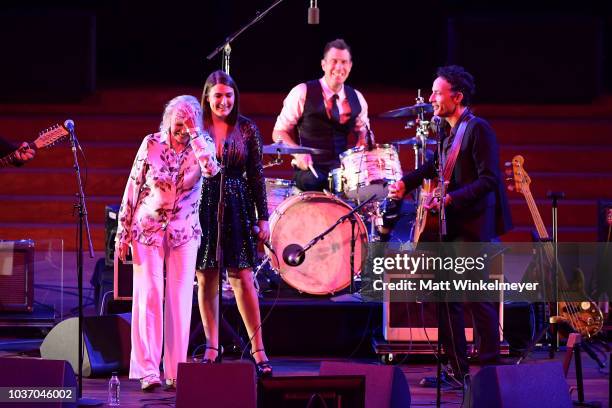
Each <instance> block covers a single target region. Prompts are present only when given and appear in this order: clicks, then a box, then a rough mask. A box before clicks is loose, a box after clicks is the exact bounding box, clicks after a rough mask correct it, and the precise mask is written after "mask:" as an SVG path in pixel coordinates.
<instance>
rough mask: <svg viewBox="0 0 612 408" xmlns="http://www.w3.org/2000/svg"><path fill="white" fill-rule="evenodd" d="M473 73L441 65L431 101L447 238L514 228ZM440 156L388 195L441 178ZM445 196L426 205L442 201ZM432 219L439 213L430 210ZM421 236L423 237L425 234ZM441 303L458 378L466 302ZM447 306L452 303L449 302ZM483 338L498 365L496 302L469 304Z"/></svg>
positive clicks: (489, 358) (463, 357)
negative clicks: (438, 129)
mask: <svg viewBox="0 0 612 408" xmlns="http://www.w3.org/2000/svg"><path fill="white" fill-rule="evenodd" d="M474 89H475V87H474V78H473V77H472V75H471V74H469V73H468V72H466V71H465V70H464V69H463V68H462V67H459V66H447V67H442V68H440V69H438V72H437V78H436V79H435V81H434V83H433V86H432V94H431V97H430V98H429V102H431V103H432V105H433V109H434V115H436V116H438V117H439V118H441V119H442V122H443V126H442V127H443V128H444V132H442V133H443V134H445V135H448V136H447V137H443V140H441V143H442V146H441V152H442V153H441V154H442V164H443V166H442V168H443V173H444V180H445V183H446V182H448V185H447V189H446V194H445V195H444V198H443V199H444V206H445V211H446V226H447V235H446V236H445V237H444V240H445V241H448V242H490V241H493V240H496V238H497V237H498V236H499V235H502V234H504V233H505V232H507V231H508V230H509V229H510V228H511V224H512V221H511V218H510V209H509V207H508V199H507V197H506V192H505V188H504V183H503V180H502V177H501V173H500V169H499V149H498V145H497V139H496V137H495V133H494V132H493V129H491V126H490V125H489V124H488V123H487V122H486V121H485V120H483V119H481V118H478V117H476V116H474V115H473V114H472V113H471V112H470V109H469V105H470V103H471V101H472V96H473V94H474ZM437 159H438V157H437V155H435V156H434V158H433V159H432V160H429V161H427V162H426V163H425V164H424V165H423V166H421V167H420V168H419V169H417V170H415V171H413V172H410V173H408V174H406V175H405V176H404V177H403V178H402V180H401V181H398V182H397V183H394V184H393V185H391V186H390V187H389V197H390V198H394V199H401V198H403V197H404V195H405V194H406V192H409V191H411V190H413V189H414V188H416V187H418V186H419V185H421V183H422V182H423V180H426V179H429V180H434V179H436V178H437ZM441 199H442V198H441V197H438V199H434V200H433V201H431V202H429V203H428V204H427V207H429V210H436V209H438V208H439V206H440V201H441ZM429 218H433V219H435V218H437V217H436V216H435V215H433V216H432V215H431V214H430V215H429ZM421 238H422V240H424V239H425V236H422V237H421ZM440 305H441V306H442V318H441V320H442V321H441V327H440V329H441V332H440V335H441V339H442V341H443V344H444V347H445V349H446V350H447V353H448V356H449V362H450V364H451V367H452V369H453V374H454V376H455V378H456V379H458V380H460V381H462V380H463V379H464V376H465V375H467V374H468V373H469V371H468V369H469V368H468V360H467V342H466V338H465V323H464V319H463V307H464V304H463V303H457V302H449V303H447V304H440ZM447 305H448V307H447ZM469 305H470V306H471V311H472V314H473V316H474V322H475V325H476V329H477V331H478V333H480V337H481V343H480V349H479V358H480V361H481V363H484V364H495V363H496V362H497V361H498V358H499V331H498V325H499V318H498V315H497V311H496V308H495V305H494V303H492V302H473V303H469Z"/></svg>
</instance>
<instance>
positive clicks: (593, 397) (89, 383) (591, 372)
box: [0, 352, 609, 407]
mask: <svg viewBox="0 0 612 408" xmlns="http://www.w3.org/2000/svg"><path fill="white" fill-rule="evenodd" d="M29 354H30V355H29V356H24V355H23V354H20V355H16V354H15V353H13V352H11V353H9V352H0V357H6V356H15V357H16V358H31V356H32V354H35V352H31V353H29ZM564 354H565V353H564V352H559V353H557V354H556V356H555V360H556V361H559V362H560V363H561V362H562V360H563V357H564ZM607 358H608V359H609V356H607ZM413 359H414V358H413V357H407V358H406V359H405V360H404V361H403V362H402V363H401V364H398V365H399V367H400V368H401V370H402V372H403V373H404V375H405V376H406V379H407V381H408V384H409V387H410V395H411V406H435V399H436V393H435V391H436V390H435V388H424V387H422V386H420V385H419V382H420V380H421V379H422V378H423V377H428V376H435V370H436V366H435V364H434V363H433V362H426V363H423V362H416V361H412V360H413ZM230 360H231V358H228V359H227V361H230ZM271 360H272V364H273V366H274V375H275V376H311V375H312V376H315V375H318V373H319V367H320V365H321V362H322V361H335V362H358V363H369V364H380V363H379V361H377V360H374V359H330V358H324V359H320V358H316V357H280V356H271ZM400 361H401V359H400ZM546 361H549V359H548V353H547V352H535V353H534V354H532V356H531V358H530V359H529V360H528V361H527V362H526V364H538V363H542V362H546ZM582 362H583V370H584V389H585V400H586V401H596V402H599V403H600V404H601V406H603V407H606V406H608V401H609V395H608V392H609V391H608V389H609V367H607V368H606V369H604V370H600V369H599V368H598V367H597V365H596V364H595V362H594V361H593V360H591V359H590V358H589V357H588V356H586V355H583V358H582ZM478 370H479V367H478V366H472V368H471V375H472V377H473V376H474V375H475V374H476V373H477V372H478ZM120 381H121V406H122V407H145V406H147V407H161V406H174V403H175V393H173V392H169V391H165V390H163V389H161V388H158V389H157V390H155V391H154V392H151V393H143V392H142V391H140V388H139V383H138V381H136V380H129V379H128V378H127V375H126V374H122V375H121V376H120ZM525 381H529V382H533V381H538V379H537V378H535V379H534V378H525ZM567 382H568V385H569V386H570V387H573V388H571V389H573V391H571V395H572V399H574V400H576V398H577V394H576V391H575V386H576V376H575V368H574V364H573V362H572V365H571V367H570V369H569V375H568V378H567ZM107 386H108V378H106V377H104V378H84V381H83V396H84V397H87V398H94V399H99V400H103V401H104V402H106V398H107ZM205 387H206V384H202V393H201V395H202V399H203V400H204V399H205V398H206V392H205ZM227 389H228V390H233V389H234V388H233V387H232V385H229V386H228V388H227ZM228 392H229V391H228ZM462 398H463V392H462V390H451V389H443V392H442V401H443V404H442V406H444V407H457V406H461V403H462Z"/></svg>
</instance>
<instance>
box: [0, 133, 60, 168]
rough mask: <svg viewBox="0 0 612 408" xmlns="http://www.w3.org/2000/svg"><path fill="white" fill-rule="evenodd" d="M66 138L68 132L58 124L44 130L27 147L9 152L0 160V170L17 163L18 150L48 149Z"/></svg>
mask: <svg viewBox="0 0 612 408" xmlns="http://www.w3.org/2000/svg"><path fill="white" fill-rule="evenodd" d="M66 136H68V131H67V130H66V129H64V127H63V126H61V125H58V124H56V125H53V126H51V127H50V128H48V129H45V130H43V131H42V132H40V133H39V134H38V137H37V138H36V140H34V141H33V142H32V143H29V145H28V146H27V147H20V148H19V149H17V150H15V151H14V152H11V153H9V154H7V155H6V156H4V157H2V158H0V168H4V167H8V166H11V165H13V164H14V163H15V162H16V161H17V152H18V151H19V150H22V149H23V150H25V149H28V148H30V149H34V150H38V149H43V148H45V147H50V146H52V145H54V144H55V143H57V142H59V141H60V140H62V139H63V138H64V137H66Z"/></svg>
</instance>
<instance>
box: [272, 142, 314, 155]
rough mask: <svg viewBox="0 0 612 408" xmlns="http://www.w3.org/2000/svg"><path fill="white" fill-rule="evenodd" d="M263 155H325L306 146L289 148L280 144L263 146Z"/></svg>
mask: <svg viewBox="0 0 612 408" xmlns="http://www.w3.org/2000/svg"><path fill="white" fill-rule="evenodd" d="M263 153H264V154H304V153H309V154H322V153H325V150H321V149H315V148H313V147H306V146H289V145H287V144H285V143H282V142H277V143H272V144H269V145H264V147H263Z"/></svg>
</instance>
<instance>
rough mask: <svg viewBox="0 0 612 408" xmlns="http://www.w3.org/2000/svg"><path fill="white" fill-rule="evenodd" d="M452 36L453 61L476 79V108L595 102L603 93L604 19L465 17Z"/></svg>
mask: <svg viewBox="0 0 612 408" xmlns="http://www.w3.org/2000/svg"><path fill="white" fill-rule="evenodd" d="M447 31H448V55H447V61H448V63H449V64H458V65H461V66H464V67H465V68H466V70H467V71H469V72H470V73H471V74H472V75H474V78H475V81H476V94H475V102H476V103H483V102H493V103H529V104H537V103H553V104H559V103H573V102H590V101H591V100H593V99H594V98H595V97H597V96H599V95H600V94H601V93H602V90H603V58H604V57H603V55H604V52H603V51H604V46H603V38H604V35H603V33H604V30H603V24H602V19H601V17H599V16H586V15H585V16H582V15H580V14H579V13H576V14H575V15H572V16H555V15H554V14H553V13H548V14H547V15H543V16H535V15H534V16H516V15H512V16H508V15H479V16H468V15H464V16H460V17H455V18H451V19H449V21H448V30H447ZM483 33H486V34H484V35H483ZM501 83H503V84H504V86H503V90H502V89H501V88H502V87H500V84H501Z"/></svg>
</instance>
